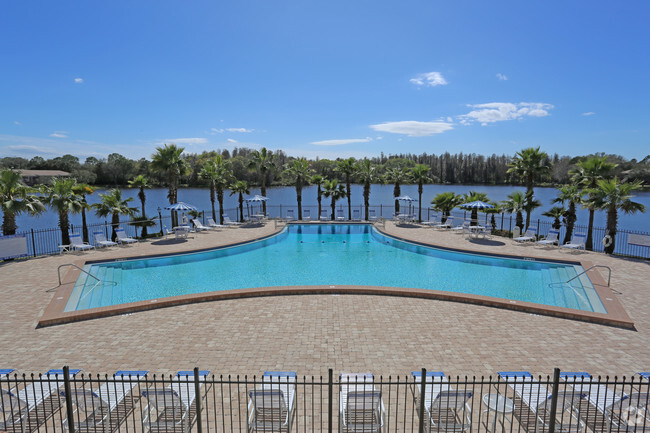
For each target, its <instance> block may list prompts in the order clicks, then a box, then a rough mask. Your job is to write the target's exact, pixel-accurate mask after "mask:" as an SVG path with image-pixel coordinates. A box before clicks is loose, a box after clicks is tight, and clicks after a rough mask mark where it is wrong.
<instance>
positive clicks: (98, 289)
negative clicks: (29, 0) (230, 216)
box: [64, 224, 606, 313]
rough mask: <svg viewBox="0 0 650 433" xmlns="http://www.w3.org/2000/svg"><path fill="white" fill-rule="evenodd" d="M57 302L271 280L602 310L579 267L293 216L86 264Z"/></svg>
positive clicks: (163, 294) (93, 304) (81, 305)
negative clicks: (234, 235) (251, 229)
mask: <svg viewBox="0 0 650 433" xmlns="http://www.w3.org/2000/svg"><path fill="white" fill-rule="evenodd" d="M84 270H85V271H86V272H88V273H89V274H91V275H93V276H96V277H97V278H98V279H99V280H100V281H101V283H97V280H95V279H94V278H90V277H88V276H87V275H86V274H85V273H81V275H80V276H79V278H78V279H77V282H76V284H75V287H74V289H73V290H72V293H71V294H70V297H69V299H68V301H67V303H66V306H65V309H64V311H66V312H69V311H79V310H85V309H90V308H97V307H105V306H111V305H119V304H125V303H132V302H139V301H146V300H153V299H160V298H167V297H173V296H179V295H186V294H197V293H207V292H214V291H223V290H234V289H246V288H254V287H274V286H314V285H333V286H340V285H347V286H350V285H355V286H380V287H404V288H415V289H430V290H440V291H447V292H456V293H465V294H470V295H482V296H490V297H495V298H502V299H507V300H515V301H524V302H532V303H536V304H543V305H551V306H558V307H565V308H571V309H577V310H583V311H590V312H600V313H605V312H606V310H605V308H604V306H603V304H602V302H601V301H600V298H599V297H598V295H597V293H596V291H595V290H594V288H593V285H592V284H591V282H590V280H589V279H588V278H586V277H584V276H583V277H579V278H577V279H576V280H574V281H573V282H572V283H571V285H567V284H562V283H561V282H562V281H567V280H569V279H570V278H571V277H574V276H576V275H577V274H578V273H580V272H582V270H583V269H582V267H581V266H578V265H571V264H566V263H554V262H547V261H531V260H519V259H510V258H503V257H496V256H488V255H480V254H471V253H460V252H456V251H448V250H443V249H437V248H431V247H425V246H422V245H418V244H414V243H410V242H406V241H402V240H399V239H395V238H392V237H389V236H386V235H384V234H382V233H380V232H379V231H377V230H376V229H375V228H374V227H372V226H371V225H368V224H290V225H288V226H287V227H285V229H283V230H282V231H281V232H280V233H279V234H277V235H275V236H272V237H269V238H267V239H264V240H260V241H256V242H250V243H246V244H242V245H237V246H232V247H226V248H218V249H214V250H210V251H202V252H195V253H188V254H179V255H172V256H163V257H153V258H147V259H138V260H119V261H111V262H102V263H92V264H86V265H85V266H84Z"/></svg>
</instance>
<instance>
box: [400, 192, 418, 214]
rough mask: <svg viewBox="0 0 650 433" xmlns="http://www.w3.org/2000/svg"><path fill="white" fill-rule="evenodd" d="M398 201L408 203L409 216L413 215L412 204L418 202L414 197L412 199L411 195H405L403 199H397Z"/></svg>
mask: <svg viewBox="0 0 650 433" xmlns="http://www.w3.org/2000/svg"><path fill="white" fill-rule="evenodd" d="M397 200H399V201H405V202H408V204H409V214H410V213H411V203H412V202H414V201H417V200H416V199H414V198H413V197H411V196H409V195H403V196H401V197H397Z"/></svg>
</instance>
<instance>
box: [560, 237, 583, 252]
mask: <svg viewBox="0 0 650 433" xmlns="http://www.w3.org/2000/svg"><path fill="white" fill-rule="evenodd" d="M586 241H587V235H586V234H584V233H574V234H573V236H572V237H571V241H570V242H568V243H566V244H564V245H560V246H561V247H562V248H569V249H574V250H580V249H582V250H584V249H585V242H586Z"/></svg>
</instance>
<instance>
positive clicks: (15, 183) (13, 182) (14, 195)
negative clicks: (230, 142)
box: [0, 170, 45, 236]
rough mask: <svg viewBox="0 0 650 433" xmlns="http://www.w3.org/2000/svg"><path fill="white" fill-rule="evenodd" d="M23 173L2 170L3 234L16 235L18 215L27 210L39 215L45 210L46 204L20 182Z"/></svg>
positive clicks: (0, 174) (0, 201) (0, 199)
mask: <svg viewBox="0 0 650 433" xmlns="http://www.w3.org/2000/svg"><path fill="white" fill-rule="evenodd" d="M20 180H21V175H20V173H18V172H17V171H13V170H3V171H1V172H0V209H2V234H3V235H5V236H8V235H15V234H16V230H17V229H18V226H17V225H16V216H17V215H19V214H21V213H23V212H27V213H28V214H30V215H38V214H40V213H42V212H44V211H45V206H44V205H43V203H42V202H41V201H40V200H39V199H38V197H36V196H35V195H32V194H31V193H32V192H36V190H35V189H33V188H29V187H27V186H25V185H23V184H22V183H20Z"/></svg>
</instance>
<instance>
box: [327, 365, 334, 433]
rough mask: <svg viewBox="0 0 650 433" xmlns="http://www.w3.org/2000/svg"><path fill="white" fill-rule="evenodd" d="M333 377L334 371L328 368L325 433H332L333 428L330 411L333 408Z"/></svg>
mask: <svg viewBox="0 0 650 433" xmlns="http://www.w3.org/2000/svg"><path fill="white" fill-rule="evenodd" d="M333 375H334V371H333V370H332V369H331V368H330V369H328V371H327V431H328V433H332V431H333V427H334V426H332V410H333V407H334V401H332V397H333V395H334V393H333V391H334V390H333V387H334V384H333V379H332V376H333Z"/></svg>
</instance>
